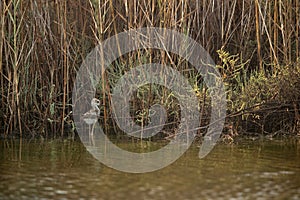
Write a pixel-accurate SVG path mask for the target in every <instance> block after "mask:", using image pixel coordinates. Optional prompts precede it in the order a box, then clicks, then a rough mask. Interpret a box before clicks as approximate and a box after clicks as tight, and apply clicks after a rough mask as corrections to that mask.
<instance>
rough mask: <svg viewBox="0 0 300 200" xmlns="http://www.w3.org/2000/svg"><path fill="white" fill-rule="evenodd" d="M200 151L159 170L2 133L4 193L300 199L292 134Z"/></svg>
mask: <svg viewBox="0 0 300 200" xmlns="http://www.w3.org/2000/svg"><path fill="white" fill-rule="evenodd" d="M122 145H123V146H124V145H125V146H127V147H128V148H129V149H134V148H140V147H139V144H137V143H127V144H122ZM148 145H149V144H148ZM198 151H199V147H198V146H197V144H194V145H193V146H192V147H191V148H190V149H189V150H188V151H187V152H186V153H185V154H184V155H183V156H182V157H181V158H180V159H178V160H177V161H176V162H175V163H173V164H171V165H170V166H168V167H166V168H164V169H162V170H159V171H155V172H151V173H145V174H128V173H122V172H118V171H116V170H114V169H110V168H108V167H106V166H104V165H103V164H101V163H100V162H99V161H97V160H95V159H94V158H93V157H92V156H91V155H90V154H89V153H88V152H87V150H86V149H85V147H84V146H83V145H82V144H81V143H80V142H79V141H69V140H65V141H60V140H51V141H43V142H41V141H34V140H32V141H28V140H26V141H25V140H23V141H20V140H6V141H4V140H2V141H0V199H125V200H126V199H172V200H175V199H300V141H299V140H297V139H295V138H293V139H278V140H256V141H250V140H246V139H244V140H240V141H239V142H236V143H235V144H218V145H217V146H216V147H215V148H214V150H213V151H212V152H211V153H210V154H209V155H208V156H207V157H205V158H204V159H202V160H200V159H199V158H198V157H197V154H198Z"/></svg>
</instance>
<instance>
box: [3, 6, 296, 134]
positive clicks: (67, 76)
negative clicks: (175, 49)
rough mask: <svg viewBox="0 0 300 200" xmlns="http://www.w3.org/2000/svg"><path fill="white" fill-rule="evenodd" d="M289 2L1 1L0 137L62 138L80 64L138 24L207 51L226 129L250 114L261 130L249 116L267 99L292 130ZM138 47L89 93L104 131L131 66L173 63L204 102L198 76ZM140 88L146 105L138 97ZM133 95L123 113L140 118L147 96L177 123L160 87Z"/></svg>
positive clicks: (293, 11)
mask: <svg viewBox="0 0 300 200" xmlns="http://www.w3.org/2000/svg"><path fill="white" fill-rule="evenodd" d="M299 5H300V4H299V2H298V0H291V1H279V0H274V1H267V0H254V1H253V0H241V1H237V0H228V1H217V0H191V1H184V0H174V1H171V0H170V1H167V0H143V1H138V0H65V1H58V0H51V1H44V0H27V1H21V0H5V1H1V3H0V16H1V18H0V35H1V38H0V81H1V88H0V90H1V92H0V95H1V103H0V130H1V131H0V132H1V136H4V137H7V136H10V135H20V136H22V135H29V136H35V135H40V136H43V137H47V136H53V137H56V136H66V135H67V132H66V130H67V129H70V128H72V112H71V111H72V106H71V103H72V102H71V96H72V95H71V91H72V86H73V83H74V80H75V78H76V77H75V76H76V71H77V70H78V68H79V67H80V64H81V62H82V60H83V59H84V58H85V56H86V55H87V54H88V53H89V52H90V51H91V50H92V49H93V48H94V47H95V46H96V45H97V44H99V43H100V42H101V41H103V40H105V39H107V38H109V37H110V36H113V35H115V34H117V33H120V32H122V31H124V30H129V29H134V28H138V27H147V26H151V27H163V28H170V29H174V30H177V31H179V32H181V33H184V34H187V35H189V36H190V37H192V38H193V39H195V40H196V41H197V42H199V43H200V44H201V45H202V46H203V47H204V48H205V49H206V50H207V51H208V52H209V53H210V55H211V56H212V57H213V59H214V60H215V61H216V63H217V64H218V66H219V69H220V73H221V74H222V76H223V78H224V82H225V83H226V84H227V86H226V87H227V91H228V97H227V98H228V102H229V103H228V114H229V115H228V118H229V121H230V120H231V121H233V122H234V124H235V125H236V127H240V124H242V123H244V121H245V120H246V121H247V119H248V120H250V118H251V120H250V121H255V123H258V124H259V125H260V126H264V125H263V124H264V123H263V122H262V121H261V120H258V119H259V118H260V117H261V115H262V114H261V113H258V112H262V113H264V114H266V113H270V112H271V111H270V110H268V109H267V110H268V112H267V111H266V112H263V111H258V110H260V109H259V108H261V107H264V106H263V105H262V104H263V103H270V102H272V104H274V102H275V103H276V108H277V110H278V109H279V108H282V109H279V110H280V114H278V115H280V116H282V120H280V122H278V123H279V124H281V125H280V126H279V127H278V130H279V129H281V128H283V127H285V126H286V123H287V122H286V121H289V120H290V121H293V123H292V125H291V127H293V128H292V129H293V130H294V132H295V131H297V130H298V129H297V127H298V126H297V124H298V122H299V121H300V117H299V95H295V94H299V88H300V86H299V77H300V75H299V73H298V72H299V58H300V52H299V49H300V48H299V41H300V40H299V38H300V34H299V28H300V12H299V9H300V6H299ZM142 53H143V52H133V53H131V54H128V55H126V56H124V57H121V58H119V59H118V60H117V61H116V62H115V63H114V67H115V68H116V69H115V71H118V72H119V76H113V77H112V76H109V75H110V72H109V71H108V72H107V73H106V74H105V77H103V78H104V79H105V80H107V81H105V82H104V81H103V82H102V83H101V85H100V86H99V88H98V89H99V90H98V93H97V95H98V96H99V98H100V99H101V101H102V105H103V106H102V108H101V109H102V111H103V119H104V124H105V126H106V127H115V126H114V123H113V122H112V121H111V120H110V115H111V113H110V112H111V111H110V110H111V109H110V103H109V100H110V89H111V86H110V85H109V84H112V83H114V82H115V81H116V80H115V79H116V78H117V77H120V76H121V74H122V73H124V71H126V70H128V64H132V63H135V64H141V63H144V62H152V61H153V60H157V61H159V62H160V63H163V64H164V63H171V64H172V63H173V64H174V62H173V61H176V62H175V65H172V66H173V67H176V69H178V70H181V71H182V73H183V74H185V75H186V76H187V77H188V78H189V80H190V83H191V84H192V85H193V87H194V89H195V91H196V92H197V93H199V95H198V96H199V102H200V103H202V104H201V105H204V106H205V107H208V103H209V100H207V101H206V100H205V99H206V98H207V97H206V93H207V91H206V89H205V86H203V85H201V81H200V80H201V77H199V75H198V74H197V73H196V72H195V70H194V71H193V70H191V68H190V66H189V65H188V64H187V63H185V62H184V61H181V60H180V58H178V57H176V55H171V57H168V56H166V52H161V51H147V52H146V55H148V56H147V58H145V55H142ZM187 71H188V72H189V73H187ZM114 74H115V73H114ZM117 75H118V74H117ZM262 88H263V89H262ZM155 91H157V92H155ZM297 92H298V93H297ZM146 94H147V95H148V96H150V97H151V98H152V100H151V101H147V102H146V101H145V100H143V98H140V97H143V96H145V95H146ZM137 95H139V96H137V98H135V99H134V100H133V103H132V104H133V112H132V114H133V115H134V114H136V115H137V116H136V120H137V122H138V123H143V121H144V118H143V117H144V116H147V115H146V113H147V109H146V108H147V107H148V106H149V105H150V104H151V103H153V102H156V101H157V102H159V101H160V102H162V103H164V104H166V105H167V109H168V110H170V112H173V113H169V116H170V117H169V119H168V120H169V121H175V122H176V120H178V119H179V115H180V111H179V110H178V109H179V108H178V105H177V103H176V100H174V99H172V98H169V99H168V100H166V99H167V97H168V96H170V91H168V90H166V89H164V88H162V87H160V86H150V85H148V86H145V87H143V88H142V89H141V90H140V94H137ZM158 97H159V98H160V100H158ZM264 105H266V104H264ZM250 108H251V109H250ZM264 109H266V108H264ZM202 111H203V112H204V110H202ZM249 116H251V117H249ZM268 116H270V115H268ZM140 118H141V119H140ZM266 119H268V120H269V121H272V120H273V122H274V118H272V120H271V119H269V118H264V120H266ZM277 119H278V118H277ZM280 119H281V118H280ZM257 121H258V122H257ZM274 123H275V122H274ZM276 123H277V122H276ZM299 124H300V122H299ZM241 127H244V126H241ZM261 130H262V132H263V133H265V132H266V129H261ZM289 130H291V129H289ZM272 131H275V130H272Z"/></svg>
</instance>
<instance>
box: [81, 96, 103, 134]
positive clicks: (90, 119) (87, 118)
mask: <svg viewBox="0 0 300 200" xmlns="http://www.w3.org/2000/svg"><path fill="white" fill-rule="evenodd" d="M99 105H100V100H99V99H96V98H93V99H92V101H91V106H92V109H91V110H89V111H88V112H86V113H84V114H83V116H82V119H83V121H84V122H85V123H87V124H88V125H89V135H91V136H93V134H94V126H95V124H96V122H97V121H98V118H99V116H100V109H99V107H98V106H99ZM91 125H93V126H92V131H91Z"/></svg>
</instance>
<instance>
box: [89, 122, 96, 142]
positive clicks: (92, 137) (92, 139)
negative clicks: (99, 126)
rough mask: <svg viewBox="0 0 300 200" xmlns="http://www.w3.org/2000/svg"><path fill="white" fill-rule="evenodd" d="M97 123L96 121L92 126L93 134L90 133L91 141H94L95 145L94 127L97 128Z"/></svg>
mask: <svg viewBox="0 0 300 200" xmlns="http://www.w3.org/2000/svg"><path fill="white" fill-rule="evenodd" d="M95 124H96V123H94V124H93V126H92V133H91V135H90V137H91V143H92V145H93V146H95V141H94V129H95Z"/></svg>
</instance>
